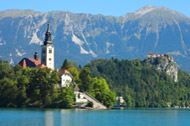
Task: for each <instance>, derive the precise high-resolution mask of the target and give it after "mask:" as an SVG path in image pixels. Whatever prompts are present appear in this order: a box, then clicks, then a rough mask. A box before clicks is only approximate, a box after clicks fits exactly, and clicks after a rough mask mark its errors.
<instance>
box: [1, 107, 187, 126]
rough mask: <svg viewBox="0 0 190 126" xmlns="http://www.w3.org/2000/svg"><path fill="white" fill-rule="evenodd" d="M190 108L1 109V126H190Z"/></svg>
mask: <svg viewBox="0 0 190 126" xmlns="http://www.w3.org/2000/svg"><path fill="white" fill-rule="evenodd" d="M189 125H190V110H189V109H184V110H183V109H178V110H174V109H133V110H80V109H74V110H65V109H0V126H189Z"/></svg>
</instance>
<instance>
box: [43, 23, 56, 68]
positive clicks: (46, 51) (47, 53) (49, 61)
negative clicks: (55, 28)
mask: <svg viewBox="0 0 190 126" xmlns="http://www.w3.org/2000/svg"><path fill="white" fill-rule="evenodd" d="M41 51H42V52H41V54H42V56H41V63H42V64H44V65H46V66H47V67H48V68H51V69H53V70H54V46H53V44H52V41H51V33H50V30H49V22H48V24H47V31H46V34H45V41H44V43H43V45H42V46H41Z"/></svg>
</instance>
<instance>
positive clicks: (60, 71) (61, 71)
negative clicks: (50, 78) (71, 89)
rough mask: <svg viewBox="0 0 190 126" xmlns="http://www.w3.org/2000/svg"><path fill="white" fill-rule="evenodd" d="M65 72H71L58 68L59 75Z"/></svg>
mask: <svg viewBox="0 0 190 126" xmlns="http://www.w3.org/2000/svg"><path fill="white" fill-rule="evenodd" d="M65 73H66V74H71V73H70V72H69V71H68V70H62V69H60V70H59V71H58V74H59V76H61V75H63V74H65Z"/></svg>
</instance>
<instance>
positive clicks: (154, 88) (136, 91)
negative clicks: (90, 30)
mask: <svg viewBox="0 0 190 126" xmlns="http://www.w3.org/2000/svg"><path fill="white" fill-rule="evenodd" d="M85 67H88V68H89V69H90V71H91V76H92V77H103V78H105V79H106V81H107V82H108V84H109V86H110V88H111V90H112V91H114V92H116V94H117V96H123V97H124V99H125V101H126V103H125V104H124V105H125V106H127V107H166V106H168V105H171V106H189V105H190V75H189V74H188V73H186V72H184V71H182V70H179V72H178V80H179V81H178V82H177V83H175V82H174V80H173V79H172V78H171V77H170V76H169V75H167V74H166V72H163V71H159V70H157V68H156V66H154V65H151V64H150V63H149V62H147V61H146V60H144V61H141V59H136V60H130V61H129V60H119V59H114V58H112V59H110V60H108V59H97V60H93V61H92V62H90V63H88V64H87V65H86V66H85Z"/></svg>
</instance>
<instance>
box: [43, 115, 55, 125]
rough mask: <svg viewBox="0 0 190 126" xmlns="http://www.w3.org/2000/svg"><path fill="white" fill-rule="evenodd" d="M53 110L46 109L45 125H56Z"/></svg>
mask: <svg viewBox="0 0 190 126" xmlns="http://www.w3.org/2000/svg"><path fill="white" fill-rule="evenodd" d="M53 118H54V117H53V111H45V126H54V123H53Z"/></svg>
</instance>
